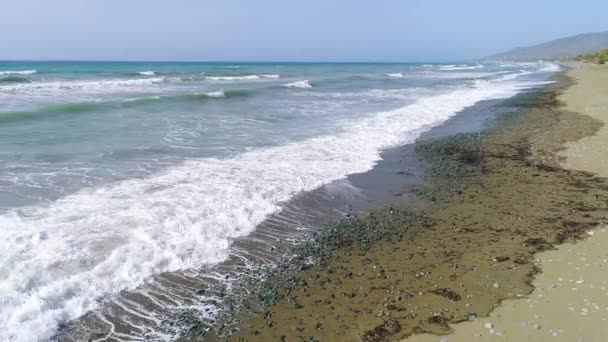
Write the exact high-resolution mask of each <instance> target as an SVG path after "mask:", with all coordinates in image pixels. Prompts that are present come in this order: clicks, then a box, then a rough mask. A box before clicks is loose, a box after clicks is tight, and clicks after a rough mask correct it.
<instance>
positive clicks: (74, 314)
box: [0, 62, 559, 341]
mask: <svg viewBox="0 0 608 342" xmlns="http://www.w3.org/2000/svg"><path fill="white" fill-rule="evenodd" d="M558 70H559V67H558V66H557V65H554V64H550V63H544V62H537V63H483V64H480V63H466V64H462V63H455V64H447V63H442V64H429V63H390V64H389V63H380V64H379V63H242V62H239V63H237V62H234V63H185V62H184V63H176V62H0V170H1V172H0V251H1V253H0V340H2V341H46V340H49V339H58V340H75V341H77V340H79V339H83V340H87V339H90V340H96V341H136V340H146V341H171V340H174V339H175V338H176V337H178V336H180V334H182V333H183V331H182V329H181V328H180V325H179V324H172V323H171V322H174V321H177V319H176V317H179V315H180V313H182V312H183V311H184V310H188V312H190V313H192V312H194V313H195V314H196V315H198V317H199V318H200V319H201V320H206V321H210V322H213V321H214V319H215V317H216V316H217V315H221V314H222V312H223V311H225V310H226V305H225V300H224V299H223V298H218V296H216V295H208V294H205V293H204V291H203V292H201V291H200V286H199V285H200V284H201V283H209V282H213V283H215V284H223V285H222V286H224V287H225V288H227V289H228V291H230V289H232V288H237V287H238V286H236V285H235V284H236V283H237V282H238V278H239V275H241V274H244V273H246V272H245V271H242V270H243V269H247V270H249V273H251V270H255V269H257V268H259V267H262V266H267V265H264V264H267V263H268V259H267V258H265V257H260V253H259V252H258V253H257V255H258V257H249V256H248V254H247V253H248V251H244V250H246V249H247V248H248V247H247V246H250V247H251V246H254V244H253V242H252V244H250V245H248V244H247V243H244V244H241V245H242V246H241V248H240V249H236V248H235V246H234V241H236V240H237V239H238V240H239V241H247V239H248V238H249V237H251V236H252V233H254V232H255V230H256V227H257V226H258V225H259V224H260V223H262V222H263V221H264V220H266V219H267V218H269V217H271V216H273V215H277V214H278V213H280V212H281V211H283V210H285V205H286V203H288V202H289V201H290V200H292V199H293V198H294V197H296V196H298V195H299V194H302V193H303V192H306V191H311V190H314V189H317V188H319V187H321V186H325V185H327V184H330V183H332V182H334V181H336V180H340V179H344V178H345V177H347V176H348V175H352V174H356V173H362V172H366V171H369V170H371V169H372V168H373V167H374V165H376V163H377V162H378V161H379V160H381V158H382V151H383V150H386V149H388V148H391V147H395V146H400V145H405V144H411V143H413V142H414V141H415V140H416V139H417V138H418V137H419V136H420V135H421V134H422V133H424V132H426V131H428V130H430V129H431V128H433V127H435V126H438V125H440V124H442V123H443V122H445V121H446V120H448V119H450V118H451V117H453V116H454V115H456V114H457V113H458V112H460V111H462V110H463V109H466V108H469V107H471V106H473V105H475V104H476V103H479V102H481V101H485V100H494V99H503V98H508V97H511V96H514V95H515V94H517V93H519V92H521V91H524V90H526V89H531V88H535V87H539V86H542V85H544V84H547V83H548V82H550V81H549V78H550V76H551V75H552V74H553V73H555V72H556V71H558ZM292 210H293V209H292ZM291 223H292V224H293V225H295V226H298V222H291ZM275 231H276V232H277V233H276V237H277V238H279V237H280V239H289V238H290V237H289V236H282V235H281V232H280V228H278V229H276V230H275ZM251 238H252V239H253V237H251ZM231 258H232V259H234V258H237V259H238V258H240V259H242V262H241V263H231V264H226V261H227V260H230V259H231ZM228 275H230V276H228Z"/></svg>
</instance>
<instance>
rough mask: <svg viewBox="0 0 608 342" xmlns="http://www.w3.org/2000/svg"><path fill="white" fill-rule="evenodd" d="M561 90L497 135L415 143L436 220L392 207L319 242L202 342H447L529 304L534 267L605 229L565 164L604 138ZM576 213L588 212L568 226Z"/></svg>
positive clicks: (594, 195) (586, 178)
mask: <svg viewBox="0 0 608 342" xmlns="http://www.w3.org/2000/svg"><path fill="white" fill-rule="evenodd" d="M558 79H559V82H558V83H557V84H555V85H550V86H547V87H546V88H544V89H542V90H539V91H535V92H532V93H524V94H520V95H518V96H516V97H515V98H512V99H509V100H505V101H504V104H502V105H501V106H503V107H504V108H509V107H510V108H513V107H515V108H519V109H521V113H519V114H513V113H512V111H511V112H509V111H506V112H507V113H508V114H503V115H502V116H501V117H500V118H499V120H498V123H497V124H496V125H495V126H496V127H494V128H490V129H486V130H484V131H483V132H482V133H467V134H457V135H453V136H448V137H444V138H440V139H434V140H433V139H431V140H427V141H421V142H419V143H417V149H416V150H417V154H418V155H419V156H420V157H421V158H422V159H423V160H424V162H425V163H427V164H428V172H427V173H428V174H429V175H430V181H431V185H430V186H422V187H420V188H419V189H418V191H417V193H418V194H419V195H420V196H421V197H423V198H426V199H427V200H428V203H429V204H430V205H429V207H430V208H426V207H425V208H423V209H417V210H416V209H412V210H402V209H399V208H385V209H383V210H377V211H374V212H372V213H371V214H370V215H367V216H365V217H359V218H352V219H349V220H346V221H342V222H341V223H339V224H337V225H334V226H332V227H330V228H329V229H325V230H323V231H320V232H319V233H318V234H317V235H316V236H315V238H314V240H313V241H312V242H310V243H305V244H304V245H303V246H301V248H300V249H299V250H296V253H295V254H296V255H295V257H294V259H292V260H290V261H289V262H288V263H287V264H285V265H283V266H282V267H280V272H277V273H275V274H273V275H271V276H270V278H269V279H268V280H267V281H266V282H264V283H263V284H261V285H260V286H259V287H258V288H257V290H256V291H254V294H255V295H256V296H253V297H254V298H253V299H252V301H251V302H250V303H249V305H247V307H248V311H247V312H246V313H243V314H241V315H240V316H239V317H238V319H237V321H236V322H237V323H236V324H235V323H233V324H231V325H228V326H225V327H224V328H222V329H220V331H211V332H207V333H205V334H202V335H197V336H198V337H196V336H195V337H194V340H214V339H220V337H221V336H224V338H225V337H226V336H227V335H230V333H232V334H231V335H230V336H229V339H230V340H239V339H240V340H242V339H244V340H277V339H283V340H361V339H363V340H365V341H385V340H386V341H391V340H400V339H401V338H404V337H407V336H410V335H412V334H419V333H424V332H430V333H433V334H435V335H442V334H446V333H448V332H449V331H450V327H449V326H448V323H455V322H459V321H464V320H469V319H476V318H477V317H484V316H487V315H488V314H489V313H490V312H491V311H492V310H493V309H494V308H495V307H496V306H498V305H499V303H500V302H502V301H503V300H506V299H514V298H519V297H525V296H526V295H528V294H529V293H531V292H532V291H533V287H532V285H531V282H532V278H533V276H534V275H535V274H537V273H538V272H539V270H538V268H537V267H536V265H535V263H534V255H535V254H536V253H538V252H541V251H544V250H548V249H553V248H554V247H553V246H554V244H561V243H563V242H565V241H572V240H577V239H580V238H581V237H583V236H584V234H585V233H586V231H587V230H588V229H589V228H590V227H592V226H594V225H595V223H596V222H598V221H599V220H601V218H603V216H602V215H601V213H598V212H597V210H595V209H594V208H596V207H597V206H598V203H597V202H598V201H600V199H605V198H608V189H607V188H606V187H604V186H603V180H602V181H598V179H597V178H595V177H593V176H592V175H591V174H589V173H586V172H572V171H569V170H565V169H562V168H561V167H560V166H559V164H558V158H557V153H558V151H559V150H560V149H561V148H562V145H563V144H564V143H565V142H567V141H576V140H579V139H580V138H582V137H584V136H588V135H591V134H593V133H595V132H596V131H597V130H598V127H599V125H600V123H599V122H598V121H597V120H593V119H590V118H585V117H582V116H580V115H578V114H574V113H569V112H562V111H560V110H558V107H559V102H558V100H557V96H558V95H559V94H561V93H562V92H563V90H564V89H565V88H568V86H569V85H570V82H571V81H569V80H568V79H567V78H565V77H563V76H558ZM564 119H567V120H570V121H572V122H576V127H575V129H571V128H572V127H570V126H567V125H563V124H560V123H561V122H562V121H564ZM567 120H566V121H567ZM556 184H557V185H558V186H557V188H561V189H563V191H555V189H556ZM581 189H584V193H585V196H584V197H585V198H584V200H580V198H579V197H580V196H579V195H580V193H581V191H583V190H581ZM522 196H523V199H524V201H522ZM573 206H574V207H578V208H579V209H580V208H584V209H585V210H582V209H581V210H580V211H576V210H575V213H576V214H571V211H573ZM530 221H532V222H533V226H534V229H530V228H529V227H526V224H525V223H526V222H528V224H529V222H530ZM556 225H558V227H556ZM398 253H400V254H398ZM396 255H399V257H398V258H396V257H395V256H396ZM396 259H399V260H396ZM310 260H315V261H316V262H315V263H310V262H309V261H310Z"/></svg>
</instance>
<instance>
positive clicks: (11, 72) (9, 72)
mask: <svg viewBox="0 0 608 342" xmlns="http://www.w3.org/2000/svg"><path fill="white" fill-rule="evenodd" d="M36 73H38V71H37V70H4V71H0V75H33V74H36Z"/></svg>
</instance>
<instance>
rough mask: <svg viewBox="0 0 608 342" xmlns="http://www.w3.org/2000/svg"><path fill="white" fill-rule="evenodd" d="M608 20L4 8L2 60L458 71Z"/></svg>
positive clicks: (181, 5) (256, 0)
mask: <svg viewBox="0 0 608 342" xmlns="http://www.w3.org/2000/svg"><path fill="white" fill-rule="evenodd" d="M607 16H608V1H607V0H579V1H573V0H553V1H550V0H509V1H493V0H460V1H453V0H434V1H433V0H424V1H423V0H401V1H398V0H373V1H372V0H300V1H293V0H291V1H290V0H213V1H211V0H52V1H50V0H0V18H1V19H0V59H3V60H6V59H10V60H15V59H16V60H19V59H36V60H49V59H76V60H199V61H205V60H216V61H222V60H224V61H457V60H469V59H475V58H479V57H483V56H486V55H490V54H493V53H496V52H500V51H503V50H505V49H510V48H513V47H518V46H525V45H530V44H536V43H541V42H544V41H546V40H551V39H556V38H561V37H564V36H568V35H572V34H578V33H584V32H597V31H605V30H608V21H607V20H606V17H607Z"/></svg>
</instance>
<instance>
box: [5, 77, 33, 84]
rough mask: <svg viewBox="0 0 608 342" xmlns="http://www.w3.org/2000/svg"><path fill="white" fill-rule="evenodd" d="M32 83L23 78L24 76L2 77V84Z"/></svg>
mask: <svg viewBox="0 0 608 342" xmlns="http://www.w3.org/2000/svg"><path fill="white" fill-rule="evenodd" d="M30 82H32V80H30V79H29V78H27V77H23V76H6V77H0V83H30Z"/></svg>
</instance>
